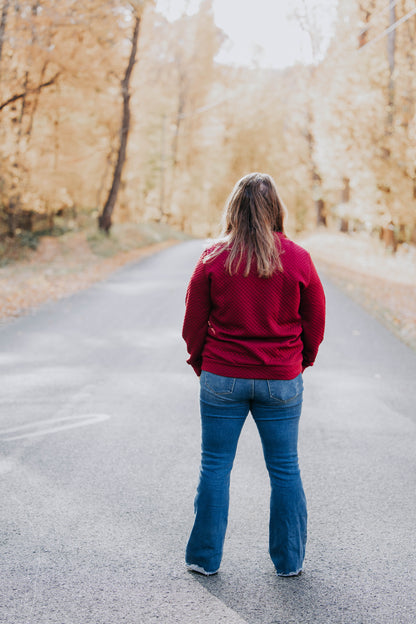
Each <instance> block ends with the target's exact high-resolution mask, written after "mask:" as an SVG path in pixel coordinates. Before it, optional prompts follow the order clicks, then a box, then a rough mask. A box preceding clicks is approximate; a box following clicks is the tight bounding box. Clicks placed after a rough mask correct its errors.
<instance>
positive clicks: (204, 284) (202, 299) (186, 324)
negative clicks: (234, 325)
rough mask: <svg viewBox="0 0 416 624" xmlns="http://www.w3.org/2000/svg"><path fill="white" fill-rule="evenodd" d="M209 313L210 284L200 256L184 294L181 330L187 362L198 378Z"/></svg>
mask: <svg viewBox="0 0 416 624" xmlns="http://www.w3.org/2000/svg"><path fill="white" fill-rule="evenodd" d="M210 311H211V298H210V282H209V278H208V276H207V274H206V270H205V264H204V263H203V255H202V256H201V258H200V259H199V261H198V264H197V265H196V267H195V270H194V272H193V275H192V277H191V279H190V282H189V285H188V290H187V292H186V299H185V318H184V321H183V328H182V337H183V339H184V340H185V342H186V346H187V349H188V353H189V355H190V357H189V359H188V360H187V362H188V364H190V365H191V366H192V367H193V369H194V371H195V373H196V374H197V375H198V377H199V375H200V374H201V365H202V350H203V348H204V344H205V339H206V336H207V331H208V319H209V315H210Z"/></svg>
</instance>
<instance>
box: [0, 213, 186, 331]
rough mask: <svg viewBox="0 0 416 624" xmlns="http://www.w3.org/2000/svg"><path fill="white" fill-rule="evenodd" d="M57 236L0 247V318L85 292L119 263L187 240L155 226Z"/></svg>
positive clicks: (119, 226) (118, 227)
mask: <svg viewBox="0 0 416 624" xmlns="http://www.w3.org/2000/svg"><path fill="white" fill-rule="evenodd" d="M56 234H57V235H47V236H36V237H34V236H33V235H32V236H31V237H30V240H28V241H24V240H23V241H17V242H14V244H13V246H11V245H9V247H8V249H4V248H3V254H2V263H1V266H0V320H5V319H9V318H13V317H17V316H20V315H21V314H24V313H27V312H28V311H30V310H32V309H33V308H36V307H37V306H39V305H41V304H42V303H45V302H47V301H50V300H56V299H59V298H61V297H65V296H67V295H70V294H72V293H74V292H76V291H78V290H82V289H84V288H88V286H90V285H91V284H93V283H94V282H97V281H99V280H102V279H104V278H105V277H107V276H108V275H109V274H110V273H112V272H113V271H115V270H116V269H118V268H119V267H121V266H123V265H124V264H127V263H128V262H133V261H135V260H138V259H140V258H142V257H144V256H145V255H149V254H151V253H155V252H156V251H158V250H160V249H163V248H164V247H166V246H169V245H172V244H175V243H176V242H179V241H181V240H185V239H186V238H187V237H186V235H185V234H183V233H181V232H178V231H176V230H173V229H172V228H170V227H169V226H167V225H165V224H158V223H143V224H131V223H129V224H127V223H126V224H116V225H114V227H113V228H112V230H111V232H110V234H109V235H106V234H104V233H102V232H100V231H98V230H97V228H96V227H94V226H92V225H91V226H90V227H87V228H86V229H83V230H78V231H69V232H65V233H63V234H61V233H59V232H57V233H56ZM22 243H23V244H22ZM25 243H26V244H25Z"/></svg>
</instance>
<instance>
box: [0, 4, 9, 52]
mask: <svg viewBox="0 0 416 624" xmlns="http://www.w3.org/2000/svg"><path fill="white" fill-rule="evenodd" d="M9 4H10V0H4V2H3V8H2V10H1V19H0V64H1V57H2V54H3V44H4V37H5V33H6V24H7V12H8V10H9Z"/></svg>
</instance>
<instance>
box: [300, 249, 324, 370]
mask: <svg viewBox="0 0 416 624" xmlns="http://www.w3.org/2000/svg"><path fill="white" fill-rule="evenodd" d="M310 263H311V266H310V277H309V283H308V284H307V285H306V286H305V287H304V288H303V290H302V292H301V300H300V307H299V312H300V316H301V319H302V342H303V361H302V372H303V370H305V368H307V367H308V366H312V365H313V363H314V362H315V358H316V355H317V353H318V349H319V345H320V344H321V342H322V340H323V337H324V330H325V294H324V289H323V287H322V284H321V280H320V279H319V276H318V273H317V271H316V268H315V266H314V264H313V262H312V260H310Z"/></svg>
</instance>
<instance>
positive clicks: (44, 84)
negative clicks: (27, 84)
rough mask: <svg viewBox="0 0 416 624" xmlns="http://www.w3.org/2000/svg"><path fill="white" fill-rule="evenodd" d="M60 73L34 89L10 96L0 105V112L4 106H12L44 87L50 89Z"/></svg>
mask: <svg viewBox="0 0 416 624" xmlns="http://www.w3.org/2000/svg"><path fill="white" fill-rule="evenodd" d="M60 73H61V72H58V73H56V74H55V76H53V77H52V78H51V79H50V80H48V81H47V82H43V83H42V84H40V85H38V86H37V87H34V88H33V89H27V90H25V91H23V92H22V93H17V94H16V95H12V97H11V98H9V99H8V100H6V101H5V102H3V103H2V104H0V111H2V110H3V108H6V106H9V104H13V102H16V101H17V100H21V99H22V98H24V97H26V96H27V95H29V94H30V93H38V92H39V91H40V89H43V88H45V87H50V86H51V85H53V84H54V82H56V79H57V78H58V76H59V74H60Z"/></svg>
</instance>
